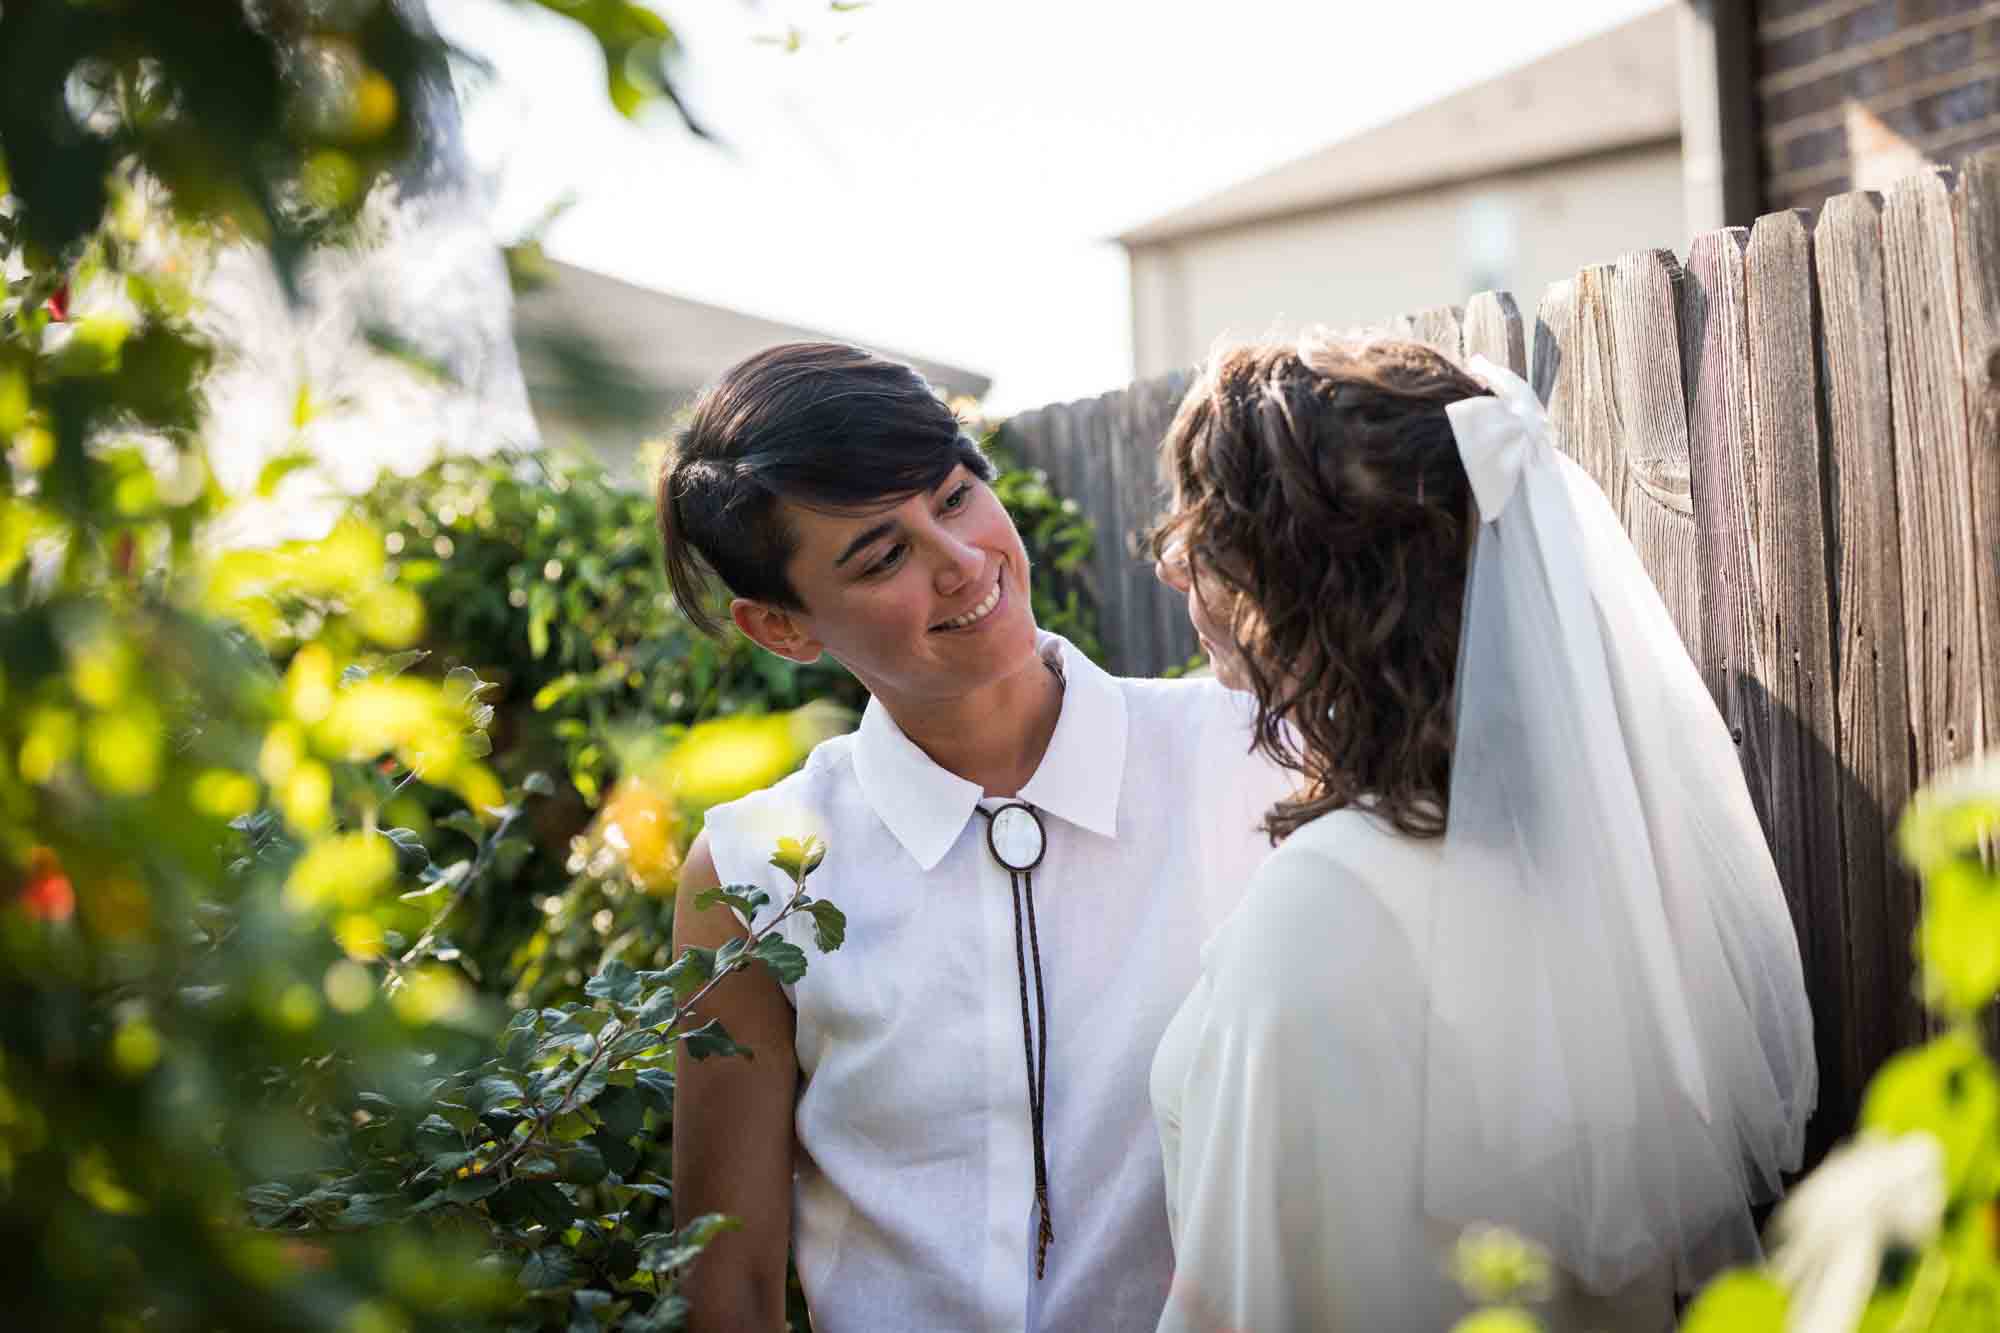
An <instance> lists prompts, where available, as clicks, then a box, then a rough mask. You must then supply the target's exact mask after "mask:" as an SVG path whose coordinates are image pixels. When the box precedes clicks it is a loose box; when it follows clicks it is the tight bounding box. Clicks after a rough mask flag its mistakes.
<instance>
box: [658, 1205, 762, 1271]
mask: <svg viewBox="0 0 2000 1333" xmlns="http://www.w3.org/2000/svg"><path fill="white" fill-rule="evenodd" d="M742 1229H743V1223H742V1222H741V1221H739V1220H738V1219H736V1218H734V1217H728V1216H725V1215H724V1214H722V1213H704V1214H702V1215H701V1216H700V1217H697V1218H696V1219H695V1220H694V1221H692V1222H690V1223H688V1224H687V1225H686V1226H684V1227H682V1228H681V1229H680V1230H679V1231H656V1232H653V1233H652V1234H650V1235H646V1236H641V1237H640V1238H639V1266H640V1267H641V1268H644V1269H646V1270H647V1271H648V1272H651V1273H656V1274H659V1275H661V1276H665V1275H667V1274H669V1273H674V1272H678V1271H679V1270H680V1269H682V1268H685V1267H687V1265H688V1264H690V1263H692V1262H694V1260H695V1257H696V1256H697V1255H699V1254H700V1253H701V1252H702V1251H703V1250H705V1249H707V1248H708V1246H709V1244H710V1243H711V1242H712V1241H714V1239H715V1238H716V1237H717V1236H720V1235H721V1234H722V1233H723V1232H725V1231H741V1230H742Z"/></svg>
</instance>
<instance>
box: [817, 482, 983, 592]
mask: <svg viewBox="0 0 2000 1333" xmlns="http://www.w3.org/2000/svg"><path fill="white" fill-rule="evenodd" d="M957 476H958V469H957V468H956V467H954V468H952V470H951V471H950V472H947V473H946V474H945V478H944V480H943V481H941V482H939V483H938V484H937V485H935V486H933V487H931V489H930V493H931V494H932V495H936V494H937V493H938V492H939V491H941V490H943V489H944V488H945V487H946V486H949V485H950V484H951V483H952V481H953V480H954V479H955V478H956V477H957ZM898 526H899V524H898V523H897V521H896V520H895V519H893V518H886V519H883V520H882V521H881V522H880V523H877V524H875V525H874V526H873V527H871V528H867V529H864V530H863V531H862V532H861V534H860V535H859V536H857V537H855V539H854V540H853V541H851V542H849V543H848V544H847V549H846V550H844V551H842V552H841V553H840V554H839V555H838V556H835V557H834V561H833V567H834V568H835V569H839V568H840V567H841V566H842V565H844V564H846V563H847V562H848V561H850V560H852V559H853V558H854V557H855V556H857V555H859V554H861V552H863V551H865V550H867V549H868V548H869V547H870V546H873V545H874V544H875V543H876V542H878V541H881V540H882V539H883V538H884V537H886V536H888V535H889V534H890V533H892V532H894V531H895V530H896V528H897V527H898Z"/></svg>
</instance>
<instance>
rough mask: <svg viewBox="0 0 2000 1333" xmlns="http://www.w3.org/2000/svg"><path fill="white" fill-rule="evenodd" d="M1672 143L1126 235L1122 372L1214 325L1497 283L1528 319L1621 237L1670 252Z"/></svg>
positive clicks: (1275, 323)
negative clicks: (1126, 352)
mask: <svg viewBox="0 0 2000 1333" xmlns="http://www.w3.org/2000/svg"><path fill="white" fill-rule="evenodd" d="M1682 191H1683V182H1682V176H1681V155H1680V148H1679V145H1678V144H1674V143H1667V144H1657V145H1653V146H1650V147H1641V148H1637V149H1631V150H1627V151H1624V152H1619V153H1613V154H1602V155H1598V156H1595V157H1591V158H1587V159H1583V160H1579V161H1571V162H1563V163H1557V164H1553V165H1548V166H1542V167H1534V168H1528V169H1524V170H1521V171H1516V172H1510V173H1507V174H1504V175H1499V176H1492V177H1487V178H1484V179H1480V180H1473V181H1465V182H1461V183H1455V184H1450V185H1443V186H1438V187H1435V188H1432V189H1426V190H1418V191H1412V192H1410V193H1407V194H1399V195H1393V196H1389V197H1386V198H1377V199H1372V200H1364V201H1361V202H1358V203H1353V204H1346V205H1336V206H1334V207H1331V208H1328V209H1325V210H1321V211H1317V212H1311V213H1301V214H1297V215H1295V216H1292V217H1289V218H1283V219H1278V220H1273V221H1264V222H1255V223H1250V224H1248V225H1245V226H1238V227H1231V228H1228V229H1226V230H1220V231H1213V232H1207V233H1203V234H1199V235H1194V236H1186V237H1180V238H1176V239H1174V240H1170V241H1162V242H1150V243H1145V244H1140V245H1136V246H1134V247H1132V249H1131V261H1132V316H1133V326H1132V334H1133V337H1132V345H1133V358H1134V362H1135V365H1134V373H1135V376H1136V377H1137V378H1142V379H1143V378H1146V377H1148V376H1152V375H1157V374H1160V373H1163V372H1165V371H1168V370H1173V369H1175V368H1177V367H1180V366H1185V365H1190V364H1192V363H1193V362H1195V361H1197V360H1199V359H1200V358H1201V357H1202V356H1203V355H1205V354H1206V353H1207V351H1208V350H1209V348H1210V347H1211V346H1212V345H1213V344H1214V343H1215V342H1216V340H1218V339H1240V338H1255V337H1260V336H1263V335H1266V334H1273V335H1279V336H1282V335H1285V334H1289V333H1292V332H1295V331H1296V330H1297V329H1298V328H1299V327H1300V326H1302V325H1305V324H1312V323H1324V324H1331V325H1335V326H1338V327H1347V326H1354V325H1363V324H1374V323H1380V322H1382V321H1384V320H1386V319H1388V318H1390V317H1391V316H1394V315H1398V314H1403V313H1407V312H1410V311H1414V310H1418V309H1421V308H1422V307H1425V306H1433V305H1445V304H1455V303H1462V302H1463V301H1464V300H1465V298H1467V297H1468V296H1471V295H1472V294H1473V293H1475V292H1478V291H1483V290H1487V289H1499V290H1505V291H1511V292H1512V293H1513V294H1514V297H1515V299H1516V300H1517V301H1518V302H1520V304H1521V309H1522V314H1523V316H1524V317H1525V318H1526V319H1527V320H1528V324H1529V328H1530V329H1532V328H1533V323H1534V310H1535V305H1536V304H1537V302H1539V300H1540V299H1541V294H1542V292H1543V290H1544V289H1545V288H1546V287H1547V286H1548V284H1550V283H1551V282H1554V281H1557V280H1558V279H1561V278H1566V277H1570V276H1572V275H1573V274H1574V273H1575V272H1576V270H1577V269H1579V268H1581V267H1582V266H1584V265H1585V264H1594V263H1605V262H1609V261H1610V260H1613V259H1615V258H1617V257H1618V256H1619V255H1620V254H1622V253H1624V252H1626V251H1629V250H1637V249H1646V248H1652V247H1663V248H1667V249H1671V250H1673V251H1674V252H1675V253H1676V254H1680V255H1685V253H1686V251H1687V246H1688V241H1689V239H1690V238H1689V236H1688V235H1687V233H1686V224H1685V211H1684V205H1683V193H1682Z"/></svg>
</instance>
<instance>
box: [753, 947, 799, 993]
mask: <svg viewBox="0 0 2000 1333" xmlns="http://www.w3.org/2000/svg"><path fill="white" fill-rule="evenodd" d="M756 957H757V959H758V960H759V961H760V962H762V963H763V964H764V966H766V967H768V968H770V969H771V975H772V976H774V977H776V978H777V979H778V980H779V981H780V982H781V983H783V984H784V985H787V986H789V985H792V984H794V983H795V982H797V981H798V980H799V978H801V977H803V976H804V975H805V974H806V951H805V950H804V949H801V948H800V947H799V946H798V945H796V944H793V943H792V942H791V941H790V940H787V939H782V938H780V937H779V936H777V935H766V936H765V937H764V938H763V939H761V940H758V941H757V952H756Z"/></svg>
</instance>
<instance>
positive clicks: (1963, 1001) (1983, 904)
mask: <svg viewBox="0 0 2000 1333" xmlns="http://www.w3.org/2000/svg"><path fill="white" fill-rule="evenodd" d="M1917 953H1918V955H1919V956H1920V958H1921V959H1922V961H1923V981H1924V992H1925V998H1926V999H1927V1000H1928V1001H1929V1002H1930V1004H1931V1005H1932V1006H1933V1007H1934V1008H1938V1009H1942V1010H1944V1011H1945V1013H1946V1014H1947V1015H1949V1016H1951V1017H1958V1018H1964V1017H1970V1016H1971V1015H1973V1014H1976V1013H1978V1012H1979V1011H1980V1010H1981V1009H1984V1008H1985V1007H1986V1005H1987V1004H1988V1003H1989V1002H1990V1001H1991V1000H1992V999H1993V997H1994V995H1995V994H1996V993H2000V876H1997V875H1995V874H1993V873H1992V872H1990V871H1988V870H1987V869H1986V868H1985V867H1984V866H1982V865H1981V864H1980V863H1979V861H1978V860H1977V858H1976V857H1972V856H1967V857H1963V858H1959V859H1954V860H1944V861H1938V862H1936V863H1934V864H1933V865H1932V866H1931V869H1930V872H1929V873H1928V874H1927V875H1926V876H1925V879H1924V914H1923V920H1922V922H1921V924H1920V925H1919V926H1918V929H1917Z"/></svg>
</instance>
